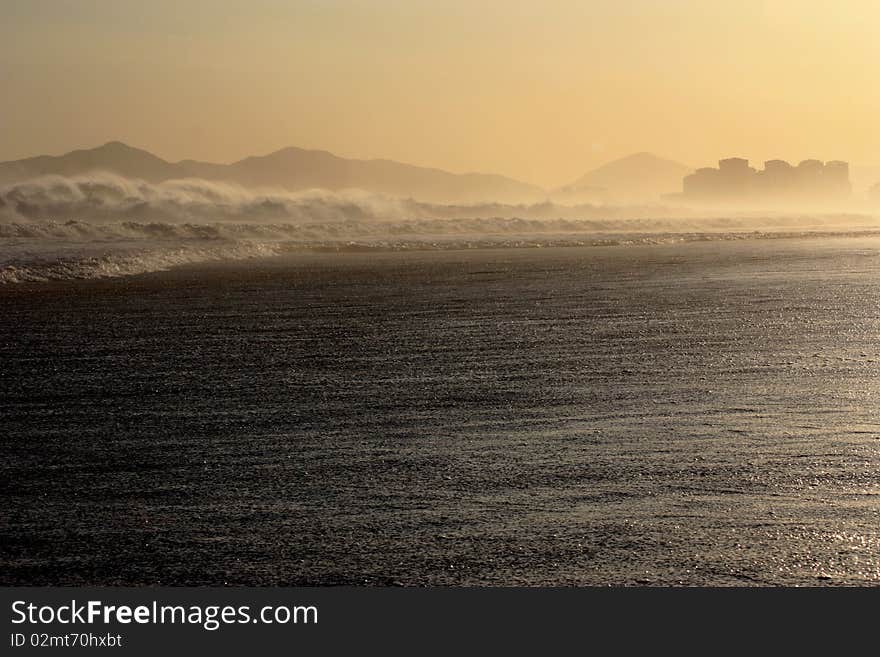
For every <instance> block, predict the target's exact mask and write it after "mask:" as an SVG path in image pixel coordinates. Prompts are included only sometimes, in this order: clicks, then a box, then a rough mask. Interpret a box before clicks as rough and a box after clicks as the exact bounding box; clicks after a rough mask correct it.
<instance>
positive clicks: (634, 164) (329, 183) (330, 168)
mask: <svg viewBox="0 0 880 657" xmlns="http://www.w3.org/2000/svg"><path fill="white" fill-rule="evenodd" d="M94 171H109V172H112V173H117V174H119V175H122V176H126V177H129V178H140V179H143V180H146V181H148V182H153V183H156V182H162V181H165V180H173V179H180V178H202V179H205V180H214V181H223V182H232V183H237V184H240V185H244V186H247V187H252V188H259V187H272V188H280V189H285V190H289V191H300V190H306V189H315V188H320V189H327V190H334V191H338V190H343V189H363V190H366V191H370V192H376V193H381V194H385V195H389V196H396V197H406V198H415V199H418V200H420V201H427V202H437V203H479V202H487V201H494V202H500V203H537V202H542V201H546V200H554V201H559V202H566V201H572V202H594V201H603V200H604V201H609V200H623V199H626V200H632V199H639V200H646V199H649V198H653V199H655V200H656V199H657V198H659V196H660V195H662V194H665V193H671V192H676V191H679V190H680V189H681V179H682V177H684V176H685V175H687V174H688V173H690V171H691V169H690V168H689V167H687V166H685V165H683V164H679V163H677V162H672V161H670V160H664V159H662V158H659V157H656V156H654V155H652V154H650V153H637V154H635V155H631V156H629V157H625V158H622V159H620V160H615V161H614V162H610V163H608V164H606V165H603V166H601V167H599V168H597V169H594V170H593V171H590V172H588V173H586V174H584V175H583V176H581V177H580V178H578V179H577V180H576V181H574V182H573V183H571V184H570V185H566V186H564V187H561V188H559V189H556V190H551V191H547V190H544V189H541V188H540V187H538V186H535V185H531V184H529V183H525V182H522V181H519V180H515V179H513V178H508V177H506V176H501V175H495V174H483V173H464V174H456V173H450V172H448V171H443V170H441V169H433V168H427V167H420V166H414V165H410V164H403V163H401V162H394V161H392V160H381V159H378V160H358V159H348V158H343V157H339V156H337V155H334V154H332V153H328V152H327V151H320V150H306V149H302V148H293V147H291V148H284V149H281V150H279V151H275V152H274V153H270V154H268V155H262V156H254V157H247V158H245V159H243V160H239V161H237V162H232V163H231V164H215V163H211V162H199V161H196V160H182V161H180V162H169V161H167V160H163V159H162V158H160V157H157V156H156V155H153V154H152V153H149V152H147V151H145V150H142V149H139V148H133V147H131V146H128V145H126V144H123V143H122V142H118V141H113V142H109V143H106V144H104V145H103V146H99V147H97V148H91V149H84V150H76V151H71V152H69V153H66V154H64V155H59V156H50V155H41V156H38V157H31V158H26V159H22V160H15V161H10V162H0V184H9V183H14V182H19V181H21V180H26V179H28V178H33V177H36V176H41V175H48V174H55V175H63V176H72V175H78V174H85V173H89V172H94Z"/></svg>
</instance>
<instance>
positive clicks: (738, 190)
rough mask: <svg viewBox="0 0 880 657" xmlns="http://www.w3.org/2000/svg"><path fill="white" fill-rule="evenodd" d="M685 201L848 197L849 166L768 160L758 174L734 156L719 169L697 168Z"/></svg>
mask: <svg viewBox="0 0 880 657" xmlns="http://www.w3.org/2000/svg"><path fill="white" fill-rule="evenodd" d="M682 186H683V192H684V196H685V197H686V198H690V199H694V200H704V201H749V200H763V201H791V200H835V199H843V198H847V197H849V195H850V194H851V193H852V187H851V185H850V181H849V164H847V163H846V162H840V161H838V160H833V161H830V162H822V161H820V160H804V161H803V162H801V163H800V164H798V165H797V166H792V165H791V164H789V163H788V162H786V161H784V160H768V161H767V162H765V163H764V169H763V170H761V171H757V170H755V169H754V168H752V167H750V166H749V161H748V160H746V159H743V158H739V157H731V158H727V159H725V160H719V161H718V168H717V169H714V168H711V167H707V168H703V169H697V170H696V171H695V172H694V173H692V174H691V175H689V176H686V177H685V178H684V180H683V181H682Z"/></svg>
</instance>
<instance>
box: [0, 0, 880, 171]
mask: <svg viewBox="0 0 880 657" xmlns="http://www.w3.org/2000/svg"><path fill="white" fill-rule="evenodd" d="M877 25H880V2H876V0H837V1H836V2H830V1H827V2H826V1H820V0H626V1H621V0H609V1H605V0H594V1H588V0H581V1H575V0H536V1H530V0H520V1H517V0H442V1H441V0H369V1H368V0H347V1H343V0H286V1H282V0H247V1H241V0H173V1H172V0H150V1H149V2H144V1H143V0H137V1H134V0H0V90H2V92H0V160H9V159H18V158H22V157H28V156H32V155H37V154H44V153H45V154H60V153H63V152H66V151H68V150H72V149H75V148H86V147H93V146H97V145H100V144H102V143H104V142H106V141H111V140H121V141H124V142H126V143H129V144H131V145H133V146H138V147H141V148H145V149H147V150H150V151H151V152H154V153H156V154H157V155H159V156H161V157H164V158H166V159H169V160H179V159H184V158H194V159H202V160H209V161H217V162H230V161H234V160H236V159H239V158H242V157H245V156H247V155H253V154H264V153H269V152H272V151H274V150H277V149H279V148H283V147H285V146H300V147H303V148H316V149H323V150H329V151H332V152H334V153H336V154H338V155H342V156H346V157H358V158H389V159H395V160H400V161H403V162H409V163H412V164H420V165H427V166H436V167H439V168H443V169H448V170H451V171H456V172H465V171H483V172H496V173H501V174H505V175H509V176H513V177H516V178H519V179H522V180H525V181H528V182H533V183H536V184H539V185H543V186H555V185H561V184H566V183H568V182H571V181H572V180H574V179H576V178H578V177H579V176H580V175H581V174H583V173H584V172H585V171H587V170H589V169H591V168H593V167H595V166H598V165H600V164H602V163H604V162H607V161H609V160H612V159H615V158H617V157H621V156H625V155H628V154H630V153H633V152H638V151H650V152H653V153H656V154H658V155H660V156H663V157H667V158H670V159H674V160H678V161H680V162H683V163H685V164H688V165H690V166H706V165H710V164H713V163H714V162H715V161H716V160H718V159H719V158H720V157H727V156H742V157H747V158H750V159H752V160H753V161H755V162H762V161H763V160H766V159H771V158H777V157H778V158H783V159H789V160H792V161H799V160H801V159H806V158H809V157H815V158H818V159H822V160H831V159H844V160H848V161H850V162H853V163H854V164H880V129H878V124H877V119H878V117H880V83H878V80H877V64H878V63H880V39H877V38H876V34H875V33H876V26H877Z"/></svg>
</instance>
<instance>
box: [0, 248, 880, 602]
mask: <svg viewBox="0 0 880 657" xmlns="http://www.w3.org/2000/svg"><path fill="white" fill-rule="evenodd" d="M0 309H2V312H0V363H2V366H0V426H2V431H0V441H2V448H3V454H4V458H3V459H2V461H0V487H2V490H3V494H2V496H3V507H4V508H3V511H2V513H0V573H2V574H0V583H2V584H6V585H49V584H51V585H82V584H100V585H153V584H156V585H158V584H162V585H311V584H317V585H324V584H346V585H407V586H412V585H419V586H421V585H528V586H532V585H563V586H564V585H658V586H662V585H808V586H812V585H826V584H833V585H875V584H878V583H880V411H878V409H880V238H877V237H865V238H846V237H840V238H833V239H832V238H829V239H822V238H809V239H775V240H748V239H743V240H739V241H715V242H711V241H709V242H699V241H697V242H690V243H682V244H660V245H631V246H609V247H584V248H551V249H541V248H521V249H516V248H509V249H479V250H461V251H458V250H447V251H434V252H432V251H423V252H402V253H392V252H388V253H382V252H375V253H294V254H288V255H285V256H281V257H274V258H264V259H251V260H241V261H237V262H232V263H225V264H224V263H207V264H200V265H192V266H184V267H180V268H176V269H173V270H171V271H165V272H154V273H145V274H140V275H136V276H128V277H120V278H113V279H107V280H83V281H76V280H74V281H62V282H45V283H19V284H14V285H7V286H0Z"/></svg>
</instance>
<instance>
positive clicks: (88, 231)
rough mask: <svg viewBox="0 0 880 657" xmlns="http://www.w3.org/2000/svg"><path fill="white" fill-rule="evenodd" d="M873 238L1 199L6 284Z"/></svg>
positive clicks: (187, 191)
mask: <svg viewBox="0 0 880 657" xmlns="http://www.w3.org/2000/svg"><path fill="white" fill-rule="evenodd" d="M877 228H880V226H878V224H877V222H876V220H874V219H872V218H870V217H864V216H843V215H837V216H816V217H810V218H805V217H804V216H802V215H799V216H775V217H759V216H732V217H731V216H727V217H700V216H696V215H693V214H692V213H690V212H689V211H686V210H673V209H669V208H662V207H654V208H620V207H618V208H611V207H599V206H589V205H584V206H573V207H572V206H559V205H553V204H551V203H542V204H537V205H528V206H509V205H498V204H484V205H474V206H451V205H449V206H444V205H432V204H425V203H419V202H417V201H413V200H408V199H391V198H386V197H383V196H379V195H375V194H367V193H363V192H357V191H351V192H345V193H330V192H325V191H319V190H315V191H311V192H306V193H291V192H285V191H280V190H257V191H255V190H248V189H245V188H243V187H240V186H237V185H232V184H226V183H217V182H209V181H204V180H175V181H167V182H163V183H158V184H153V183H148V182H145V181H143V180H132V179H127V178H123V177H121V176H118V175H115V174H109V173H95V174H90V175H87V176H75V177H71V178H65V177H61V176H43V177H40V178H35V179H33V180H28V181H25V182H21V183H17V184H14V185H9V186H6V187H3V188H0V284H2V283H17V282H26V281H31V282H35V281H50V280H70V279H88V278H105V277H115V276H129V275H133V274H140V273H147V272H152V271H160V270H165V269H169V268H171V267H175V266H179V265H184V264H192V263H199V262H208V261H218V260H234V259H242V258H254V257H265V256H272V255H278V254H280V253H283V252H287V251H292V250H300V249H307V250H332V251H345V250H372V249H390V250H414V249H458V248H461V249H472V248H487V247H493V248H503V247H544V246H612V245H618V246H619V245H628V244H654V243H668V242H677V241H695V240H709V239H711V240H730V239H743V238H756V237H782V236H798V235H801V236H803V235H808V234H813V233H815V232H821V233H825V234H828V233H838V234H841V233H846V232H853V231H862V232H864V231H870V230H877Z"/></svg>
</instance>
